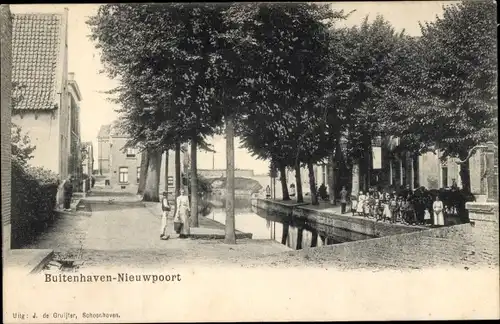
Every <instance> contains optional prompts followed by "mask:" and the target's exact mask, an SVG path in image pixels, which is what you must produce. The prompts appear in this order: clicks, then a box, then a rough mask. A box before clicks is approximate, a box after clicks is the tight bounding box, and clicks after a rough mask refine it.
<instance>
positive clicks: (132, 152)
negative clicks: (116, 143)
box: [127, 147, 135, 157]
mask: <svg viewBox="0 0 500 324" xmlns="http://www.w3.org/2000/svg"><path fill="white" fill-rule="evenodd" d="M127 157H135V148H131V147H129V148H127Z"/></svg>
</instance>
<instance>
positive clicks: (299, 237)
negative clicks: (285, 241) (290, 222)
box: [297, 227, 304, 250]
mask: <svg viewBox="0 0 500 324" xmlns="http://www.w3.org/2000/svg"><path fill="white" fill-rule="evenodd" d="M303 234H304V228H302V227H300V228H298V229H297V250H301V249H302V237H303Z"/></svg>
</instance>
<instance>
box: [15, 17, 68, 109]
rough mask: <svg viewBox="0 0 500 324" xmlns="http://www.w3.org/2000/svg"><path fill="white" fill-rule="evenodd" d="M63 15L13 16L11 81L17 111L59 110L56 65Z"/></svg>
mask: <svg viewBox="0 0 500 324" xmlns="http://www.w3.org/2000/svg"><path fill="white" fill-rule="evenodd" d="M61 27H62V15H61V14H14V15H13V28H12V58H13V70H12V81H13V82H15V84H16V88H15V91H14V94H13V95H14V98H16V100H18V101H17V103H16V105H15V107H14V109H23V110H25V109H27V110H41V109H55V108H57V106H56V103H57V102H58V101H57V92H58V91H57V90H56V84H57V82H56V81H57V75H56V73H57V64H58V62H59V60H60V58H59V56H60V51H59V49H60V43H61V35H62V34H61V30H62V28H61Z"/></svg>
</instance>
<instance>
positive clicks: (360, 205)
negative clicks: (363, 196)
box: [356, 200, 365, 214]
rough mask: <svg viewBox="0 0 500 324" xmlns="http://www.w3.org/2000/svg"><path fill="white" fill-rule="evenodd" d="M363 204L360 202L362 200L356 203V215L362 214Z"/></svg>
mask: <svg viewBox="0 0 500 324" xmlns="http://www.w3.org/2000/svg"><path fill="white" fill-rule="evenodd" d="M364 204H365V203H364V201H362V200H360V201H358V203H357V206H356V212H357V213H360V214H362V213H363V210H364Z"/></svg>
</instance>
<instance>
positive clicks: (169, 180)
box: [168, 176, 174, 187]
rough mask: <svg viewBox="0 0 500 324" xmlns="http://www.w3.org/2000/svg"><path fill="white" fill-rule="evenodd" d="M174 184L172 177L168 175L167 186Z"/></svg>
mask: <svg viewBox="0 0 500 324" xmlns="http://www.w3.org/2000/svg"><path fill="white" fill-rule="evenodd" d="M173 185H174V177H172V176H168V186H169V187H172V186H173Z"/></svg>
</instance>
